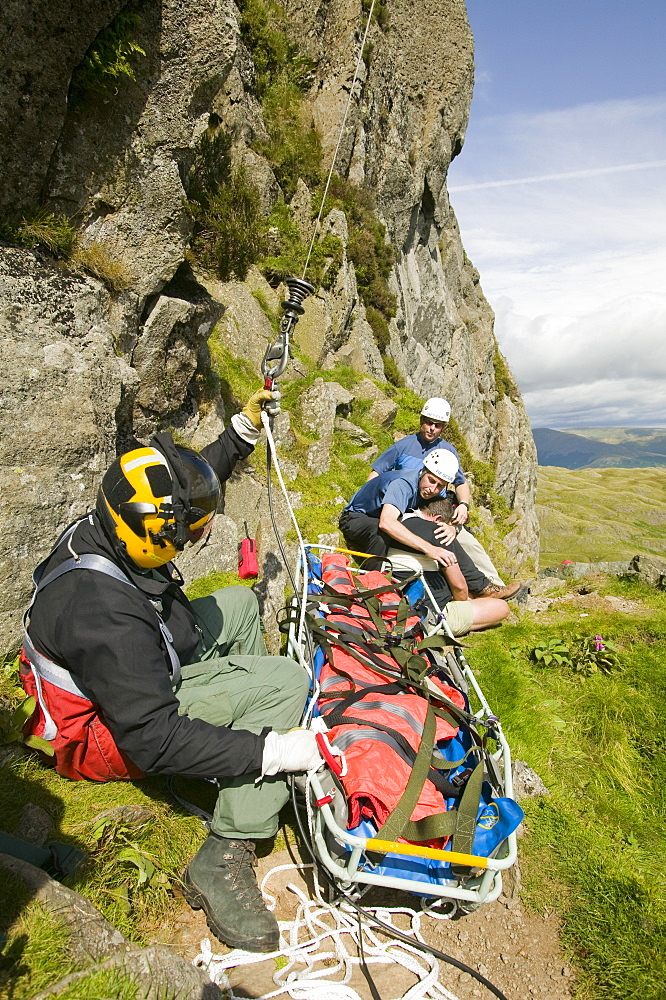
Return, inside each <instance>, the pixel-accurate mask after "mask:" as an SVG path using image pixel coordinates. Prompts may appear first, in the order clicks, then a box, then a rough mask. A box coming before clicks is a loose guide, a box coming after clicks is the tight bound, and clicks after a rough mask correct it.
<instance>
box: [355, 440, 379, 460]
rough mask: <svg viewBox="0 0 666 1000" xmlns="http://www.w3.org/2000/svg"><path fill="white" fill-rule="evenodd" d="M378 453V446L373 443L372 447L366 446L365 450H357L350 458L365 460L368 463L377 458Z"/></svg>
mask: <svg viewBox="0 0 666 1000" xmlns="http://www.w3.org/2000/svg"><path fill="white" fill-rule="evenodd" d="M378 454H379V448H378V447H377V445H376V444H373V445H372V447H370V448H366V449H365V451H359V452H358V454H356V455H352V456H351V460H352V461H355V462H365V463H366V464H367V465H369V464H370V463H371V462H373V461H374V460H375V459H376V458H377V455H378Z"/></svg>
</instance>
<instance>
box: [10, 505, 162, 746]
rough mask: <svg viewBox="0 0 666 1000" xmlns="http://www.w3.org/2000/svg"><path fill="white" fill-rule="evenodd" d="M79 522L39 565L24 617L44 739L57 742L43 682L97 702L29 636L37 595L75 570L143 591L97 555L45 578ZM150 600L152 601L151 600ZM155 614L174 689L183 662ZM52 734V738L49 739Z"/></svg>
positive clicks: (86, 555)
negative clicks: (53, 558)
mask: <svg viewBox="0 0 666 1000" xmlns="http://www.w3.org/2000/svg"><path fill="white" fill-rule="evenodd" d="M77 524H78V521H77V522H76V523H75V524H73V525H71V527H70V528H68V529H67V531H66V532H64V534H63V535H62V536H61V537H60V539H59V540H58V542H57V543H56V545H55V546H54V549H53V550H52V551H51V554H50V555H49V556H47V558H46V559H45V560H44V561H43V562H41V563H40V564H39V566H38V567H37V569H36V570H35V572H34V574H33V581H34V583H35V591H34V593H33V595H32V600H31V601H30V605H29V607H28V608H27V610H26V612H25V614H24V615H23V644H24V650H25V654H26V658H27V659H28V661H29V663H30V669H31V670H32V674H33V677H34V678H35V685H36V687H37V694H38V701H39V706H40V708H41V710H42V712H43V714H44V720H45V725H44V739H45V740H54V739H55V738H56V736H57V735H58V728H57V726H56V724H55V722H54V721H53V718H52V717H51V714H50V712H49V711H48V708H47V707H46V702H45V699H44V694H43V691H42V684H41V679H40V678H43V680H45V681H48V682H49V683H50V684H53V685H54V686H55V687H58V688H60V689H61V690H63V691H68V692H69V693H70V694H75V695H78V696H79V697H81V698H86V699H87V700H88V701H90V702H94V698H93V697H92V695H90V694H89V693H88V692H86V691H85V689H84V688H82V687H80V686H79V685H78V684H77V682H76V681H75V680H74V677H73V675H72V673H71V672H70V671H69V670H67V669H66V668H65V667H61V666H60V665H59V664H57V663H54V662H53V660H50V659H49V658H48V657H46V656H44V655H43V654H42V653H39V652H38V651H37V650H36V649H35V647H34V645H33V643H32V640H31V639H30V636H29V635H28V621H29V618H30V610H31V608H32V606H33V604H34V603H35V598H36V597H37V594H38V593H39V592H40V591H42V590H44V588H45V587H48V585H49V584H50V583H53V581H54V580H57V579H58V578H59V577H61V576H64V575H65V573H69V572H71V571H72V570H75V569H88V570H93V571H95V572H97V573H104V574H105V575H106V576H110V577H113V579H114V580H118V581H119V582H120V583H125V584H127V586H128V587H132V588H133V590H138V589H139V588H138V587H137V586H136V585H135V584H133V583H132V581H131V580H130V579H129V577H128V576H127V575H126V574H125V573H123V571H122V570H121V569H120V567H119V566H116V564H115V563H113V562H111V560H110V559H107V558H106V556H100V555H95V554H94V553H91V552H90V553H83V554H82V555H80V556H73V557H72V558H71V559H66V560H65V562H63V563H61V564H60V566H58V567H56V569H54V570H52V572H51V573H48V574H47V575H46V576H45V577H44V576H43V571H44V567H45V565H46V563H47V562H48V560H49V559H50V558H51V555H52V554H53V552H54V551H55V549H56V548H57V547H58V545H61V544H62V542H64V541H65V540H66V539H68V538H69V537H70V536H71V535H72V534H73V532H74V530H75V528H76V525H77ZM148 599H149V600H150V598H148ZM151 606H152V608H153V611H154V612H155V617H156V618H157V622H158V625H159V629H160V633H161V635H162V638H163V639H164V644H165V646H166V648H167V652H168V654H169V661H170V673H171V680H172V683H173V684H174V686H175V685H176V684H178V682H179V681H180V675H181V668H180V658H179V656H178V653H177V652H176V650H175V648H174V645H173V636H172V634H171V632H170V631H169V629H168V628H167V626H166V624H165V623H164V621H163V620H162V616H161V615H160V613H159V612H158V610H157V608H156V607H155V606H154V605H153V604H152V602H151ZM47 733H49V734H50V735H47Z"/></svg>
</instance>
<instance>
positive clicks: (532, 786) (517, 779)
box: [513, 760, 550, 801]
mask: <svg viewBox="0 0 666 1000" xmlns="http://www.w3.org/2000/svg"><path fill="white" fill-rule="evenodd" d="M513 794H514V798H515V799H516V800H517V801H520V800H521V799H531V798H535V797H536V796H538V795H550V792H549V791H548V789H547V788H546V786H545V785H544V783H543V781H542V780H541V778H540V777H539V775H538V774H537V773H536V771H534V770H533V769H532V768H531V767H529V765H528V764H526V763H525V761H524V760H516V761H514V764H513Z"/></svg>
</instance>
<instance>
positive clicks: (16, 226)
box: [0, 208, 76, 260]
mask: <svg viewBox="0 0 666 1000" xmlns="http://www.w3.org/2000/svg"><path fill="white" fill-rule="evenodd" d="M0 238H2V239H4V240H6V242H8V243H14V244H16V245H17V246H21V247H25V248H26V249H28V250H42V251H44V252H45V253H48V254H51V256H52V257H56V258H57V259H58V260H69V258H70V257H71V255H72V252H73V250H74V246H75V244H76V230H75V228H74V226H73V225H72V224H71V222H70V221H69V219H68V218H67V217H66V216H65V215H56V214H54V213H53V212H49V211H47V210H46V209H44V208H39V209H34V210H33V211H31V212H27V213H26V214H25V215H23V216H22V217H21V218H20V219H18V220H14V221H12V220H3V221H0Z"/></svg>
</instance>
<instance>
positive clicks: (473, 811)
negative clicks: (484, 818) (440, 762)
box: [451, 761, 484, 854]
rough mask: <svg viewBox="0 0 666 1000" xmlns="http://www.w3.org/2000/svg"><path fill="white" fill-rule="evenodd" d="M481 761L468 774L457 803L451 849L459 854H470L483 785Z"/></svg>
mask: <svg viewBox="0 0 666 1000" xmlns="http://www.w3.org/2000/svg"><path fill="white" fill-rule="evenodd" d="M483 773H484V768H483V761H481V762H480V763H478V764H477V765H476V767H475V768H474V770H473V771H472V773H471V774H470V776H469V778H468V781H467V784H466V785H465V791H464V792H463V794H462V798H461V799H460V802H459V803H458V808H457V809H456V812H457V813H458V822H457V823H456V829H455V833H454V834H453V844H452V845H451V850H453V851H457V852H458V853H460V854H472V853H473V851H472V844H473V843H474V834H475V833H476V817H477V815H478V812H479V803H480V802H481V789H482V787H483Z"/></svg>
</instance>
